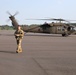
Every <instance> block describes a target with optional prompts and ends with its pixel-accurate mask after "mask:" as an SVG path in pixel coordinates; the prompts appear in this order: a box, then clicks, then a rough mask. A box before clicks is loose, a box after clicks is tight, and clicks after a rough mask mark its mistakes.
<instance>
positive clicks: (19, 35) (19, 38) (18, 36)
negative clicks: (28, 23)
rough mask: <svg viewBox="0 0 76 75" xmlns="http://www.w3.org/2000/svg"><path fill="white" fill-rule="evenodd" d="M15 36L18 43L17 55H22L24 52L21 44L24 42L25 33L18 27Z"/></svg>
mask: <svg viewBox="0 0 76 75" xmlns="http://www.w3.org/2000/svg"><path fill="white" fill-rule="evenodd" d="M14 35H15V38H16V42H17V50H16V53H20V52H22V48H21V42H22V38H23V36H24V31H23V30H22V29H21V27H20V26H18V28H17V30H16V31H15V33H14Z"/></svg>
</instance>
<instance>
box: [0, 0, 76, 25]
mask: <svg viewBox="0 0 76 75" xmlns="http://www.w3.org/2000/svg"><path fill="white" fill-rule="evenodd" d="M75 8H76V0H0V25H5V24H8V25H12V24H11V21H8V22H7V20H8V19H9V16H10V15H9V14H7V11H9V12H10V14H11V15H14V14H15V13H16V12H19V13H18V14H17V15H16V16H15V18H16V19H17V22H18V23H19V24H28V25H30V24H43V23H44V22H45V21H37V20H26V19H30V18H33V19H34V18H35V19H39V18H63V19H68V20H76V9H75ZM46 22H47V21H46ZM48 22H50V21H48Z"/></svg>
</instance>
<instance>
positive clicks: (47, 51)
mask: <svg viewBox="0 0 76 75" xmlns="http://www.w3.org/2000/svg"><path fill="white" fill-rule="evenodd" d="M16 47H17V45H16V39H15V37H14V31H13V30H6V31H4V30H3V31H0V75H76V35H70V36H68V37H62V36H61V35H55V34H39V33H26V34H25V36H24V38H23V41H22V48H23V52H22V53H19V54H18V53H16Z"/></svg>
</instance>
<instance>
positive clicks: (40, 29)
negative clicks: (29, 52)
mask: <svg viewBox="0 0 76 75" xmlns="http://www.w3.org/2000/svg"><path fill="white" fill-rule="evenodd" d="M8 14H9V15H10V17H9V18H10V20H11V21H12V25H13V26H14V27H15V29H17V27H18V25H19V24H18V22H17V21H16V19H15V15H17V14H18V13H15V14H14V15H11V14H10V13H9V12H8ZM30 20H31V19H30ZM33 20H34V19H33ZM35 20H55V21H59V22H58V23H54V22H52V23H46V22H45V23H44V24H42V25H39V26H35V27H33V28H30V29H26V28H23V30H24V31H25V32H35V33H49V34H61V35H62V36H68V35H70V34H72V33H73V32H74V31H75V29H76V28H75V26H73V25H71V24H70V23H62V22H61V21H66V20H64V19H54V18H53V19H35ZM67 22H68V21H67Z"/></svg>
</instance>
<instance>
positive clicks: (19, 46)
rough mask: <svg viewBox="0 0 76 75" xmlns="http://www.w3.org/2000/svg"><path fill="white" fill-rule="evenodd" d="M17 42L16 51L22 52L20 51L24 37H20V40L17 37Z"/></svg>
mask: <svg viewBox="0 0 76 75" xmlns="http://www.w3.org/2000/svg"><path fill="white" fill-rule="evenodd" d="M16 42H17V50H16V52H17V53H20V52H22V47H21V42H22V39H19V40H17V39H16Z"/></svg>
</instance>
